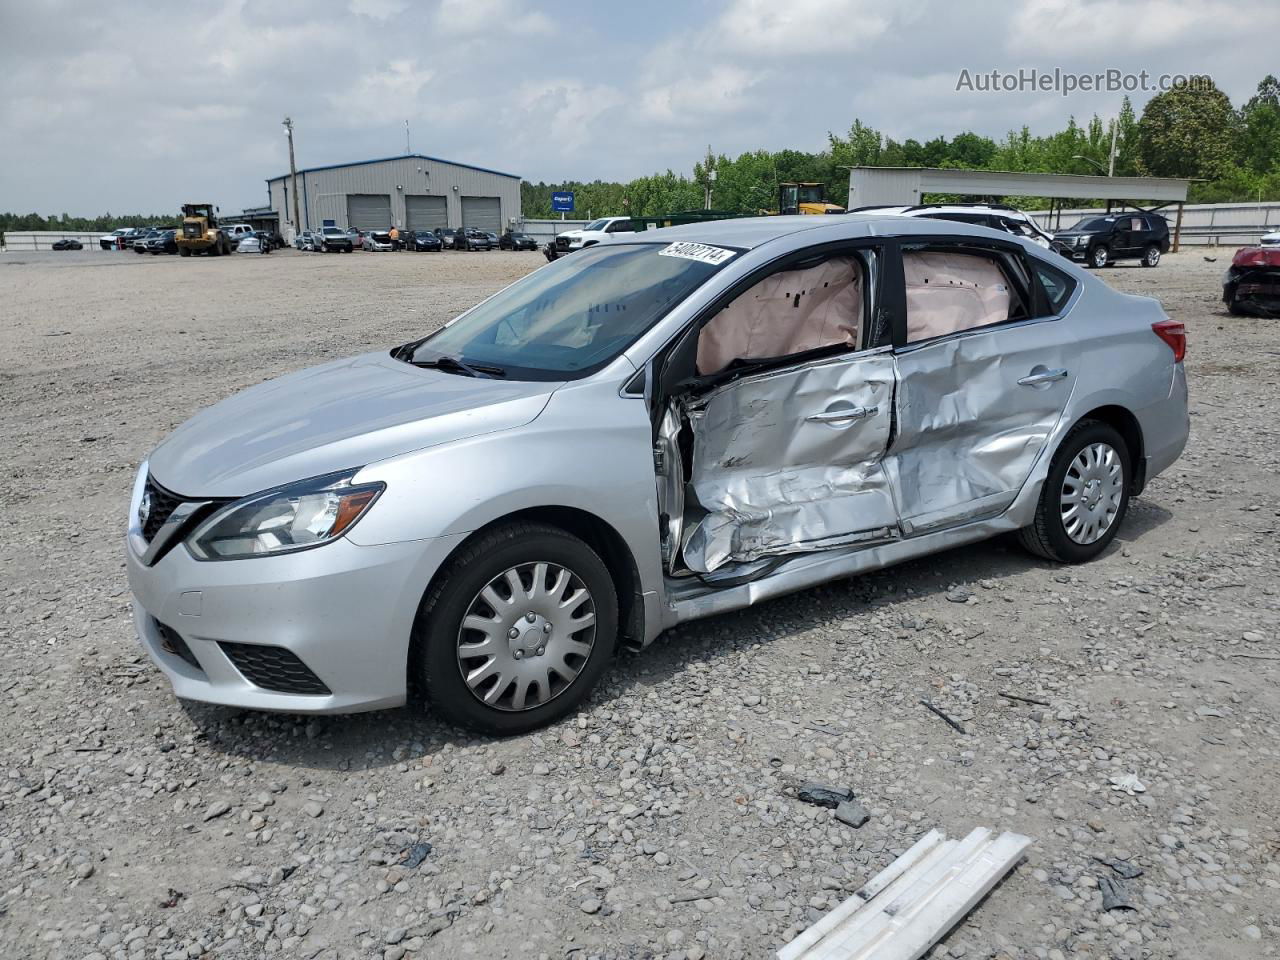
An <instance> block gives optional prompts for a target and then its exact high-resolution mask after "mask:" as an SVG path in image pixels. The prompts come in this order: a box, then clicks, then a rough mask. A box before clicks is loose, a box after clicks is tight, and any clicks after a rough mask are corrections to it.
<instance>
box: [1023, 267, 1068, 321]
mask: <svg viewBox="0 0 1280 960" xmlns="http://www.w3.org/2000/svg"><path fill="white" fill-rule="evenodd" d="M1031 268H1032V269H1033V270H1034V271H1035V274H1036V278H1037V279H1038V280H1039V281H1040V287H1041V289H1043V290H1044V295H1045V299H1046V300H1047V301H1048V304H1049V310H1050V314H1056V313H1061V312H1062V308H1063V307H1065V306H1066V305H1067V301H1068V300H1070V299H1071V292H1072V291H1073V290H1075V288H1076V281H1075V279H1074V278H1072V277H1069V276H1068V275H1067V274H1065V273H1063V272H1062V271H1061V270H1059V269H1058V268H1057V267H1053V266H1050V265H1049V264H1047V263H1045V262H1044V261H1043V260H1040V259H1039V258H1037V257H1032V258H1031Z"/></svg>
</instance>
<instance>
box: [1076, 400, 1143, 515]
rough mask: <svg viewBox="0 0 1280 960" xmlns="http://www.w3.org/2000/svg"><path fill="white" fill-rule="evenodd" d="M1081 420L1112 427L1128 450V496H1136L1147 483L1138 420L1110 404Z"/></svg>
mask: <svg viewBox="0 0 1280 960" xmlns="http://www.w3.org/2000/svg"><path fill="white" fill-rule="evenodd" d="M1080 419H1081V420H1100V421H1101V422H1103V423H1105V424H1107V425H1108V426H1110V427H1112V428H1113V429H1114V430H1115V431H1116V433H1118V434H1120V436H1121V438H1123V440H1124V445H1125V446H1126V447H1128V448H1129V461H1130V463H1129V465H1130V467H1132V468H1133V481H1132V482H1131V483H1130V485H1129V494H1130V495H1131V496H1135V497H1136V496H1137V495H1138V494H1140V493H1141V492H1142V488H1143V487H1144V486H1146V483H1147V457H1146V453H1145V449H1144V447H1143V443H1142V426H1141V425H1140V424H1139V423H1138V418H1137V417H1135V416H1134V415H1133V414H1132V413H1131V412H1130V411H1128V410H1126V409H1125V408H1124V407H1121V406H1116V405H1115V404H1110V405H1108V406H1105V407H1097V408H1096V409H1094V410H1090V411H1089V412H1088V413H1086V414H1085V415H1084V416H1083V417H1081V418H1080Z"/></svg>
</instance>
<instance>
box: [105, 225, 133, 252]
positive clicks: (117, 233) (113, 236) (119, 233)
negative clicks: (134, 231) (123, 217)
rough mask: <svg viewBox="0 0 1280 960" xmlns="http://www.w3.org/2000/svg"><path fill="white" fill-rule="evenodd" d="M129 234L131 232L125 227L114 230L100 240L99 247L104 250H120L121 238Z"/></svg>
mask: <svg viewBox="0 0 1280 960" xmlns="http://www.w3.org/2000/svg"><path fill="white" fill-rule="evenodd" d="M128 232H129V231H128V230H127V229H125V228H124V227H121V228H120V229H118V230H112V231H111V232H110V233H108V234H106V235H105V236H101V237H99V238H98V245H99V246H100V247H102V249H103V250H118V249H120V242H121V238H122V237H123V236H124V235H125V234H126V233H128Z"/></svg>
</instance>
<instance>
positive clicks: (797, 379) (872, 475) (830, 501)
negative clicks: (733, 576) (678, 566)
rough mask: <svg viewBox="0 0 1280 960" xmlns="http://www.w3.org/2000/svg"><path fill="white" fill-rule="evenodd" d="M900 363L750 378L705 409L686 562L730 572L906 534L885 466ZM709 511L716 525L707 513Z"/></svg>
mask: <svg viewBox="0 0 1280 960" xmlns="http://www.w3.org/2000/svg"><path fill="white" fill-rule="evenodd" d="M894 371H895V368H894V358H893V355H892V353H891V352H889V351H887V350H884V351H877V352H874V353H863V354H859V355H856V356H848V355H844V356H839V357H834V358H831V359H827V360H823V361H817V362H812V363H809V364H805V365H803V366H798V367H789V368H786V369H783V370H773V371H770V372H767V373H760V374H756V375H753V376H747V377H744V378H743V379H741V380H737V381H734V382H731V383H728V384H724V385H722V386H719V387H716V388H715V389H714V390H712V391H711V392H709V393H707V394H705V395H703V396H701V397H698V398H696V399H694V400H689V401H685V403H684V413H685V415H686V416H687V417H688V418H689V423H690V427H691V430H692V432H693V462H692V467H691V470H690V477H689V489H690V492H691V494H692V497H691V498H690V499H691V500H692V501H693V502H692V503H688V504H686V513H685V515H686V517H687V518H688V520H689V523H688V526H687V527H686V531H687V532H686V534H685V538H684V549H683V555H684V561H685V564H686V565H687V566H688V567H689V569H691V570H694V571H697V572H701V573H708V572H710V571H712V570H715V569H717V568H719V567H721V566H723V565H725V564H726V563H731V562H749V561H752V560H758V559H760V558H761V557H769V556H778V555H783V554H793V553H804V552H808V551H813V550H823V549H830V548H833V547H838V546H842V545H845V544H850V543H856V542H860V541H870V540H883V539H888V538H892V537H895V536H897V535H898V516H897V510H896V508H895V506H894V501H893V496H892V494H891V492H890V487H889V482H888V478H887V477H886V475H885V470H884V466H883V463H882V461H883V458H884V455H885V449H886V447H887V445H888V442H889V436H890V429H891V425H892V423H893V410H892V405H893V397H894V379H895V372H894ZM701 511H705V514H703V513H701Z"/></svg>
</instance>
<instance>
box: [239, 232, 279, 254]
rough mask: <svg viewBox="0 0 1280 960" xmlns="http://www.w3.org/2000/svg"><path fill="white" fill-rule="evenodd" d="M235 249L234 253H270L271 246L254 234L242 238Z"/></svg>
mask: <svg viewBox="0 0 1280 960" xmlns="http://www.w3.org/2000/svg"><path fill="white" fill-rule="evenodd" d="M235 249H236V253H270V252H271V244H270V243H269V242H267V241H264V240H263V239H262V237H260V236H258V234H257V233H256V232H254V233H250V234H246V235H245V236H242V237H241V238H240V241H239V242H238V243H237V244H236V248H235Z"/></svg>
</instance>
